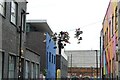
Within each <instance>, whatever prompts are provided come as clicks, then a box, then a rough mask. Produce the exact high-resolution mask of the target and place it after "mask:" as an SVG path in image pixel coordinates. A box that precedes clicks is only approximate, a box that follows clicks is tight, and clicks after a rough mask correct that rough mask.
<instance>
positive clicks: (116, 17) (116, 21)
mask: <svg viewBox="0 0 120 80" xmlns="http://www.w3.org/2000/svg"><path fill="white" fill-rule="evenodd" d="M117 29H118V15H117V7H116V9H115V30H117Z"/></svg>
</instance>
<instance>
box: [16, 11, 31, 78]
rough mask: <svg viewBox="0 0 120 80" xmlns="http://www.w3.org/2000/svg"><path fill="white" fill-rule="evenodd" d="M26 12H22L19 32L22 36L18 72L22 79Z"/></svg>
mask: <svg viewBox="0 0 120 80" xmlns="http://www.w3.org/2000/svg"><path fill="white" fill-rule="evenodd" d="M26 14H29V13H26V12H25V11H22V13H21V25H20V26H19V30H18V31H19V34H20V38H19V41H20V42H19V43H20V44H19V72H18V79H19V80H21V79H22V55H23V49H22V33H23V27H25V25H24V24H25V16H26Z"/></svg>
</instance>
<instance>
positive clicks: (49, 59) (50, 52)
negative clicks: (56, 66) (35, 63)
mask: <svg viewBox="0 0 120 80" xmlns="http://www.w3.org/2000/svg"><path fill="white" fill-rule="evenodd" d="M49 62H51V52H49Z"/></svg>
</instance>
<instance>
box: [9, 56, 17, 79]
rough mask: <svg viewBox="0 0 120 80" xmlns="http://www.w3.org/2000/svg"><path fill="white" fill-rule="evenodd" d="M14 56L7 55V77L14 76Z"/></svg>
mask: <svg viewBox="0 0 120 80" xmlns="http://www.w3.org/2000/svg"><path fill="white" fill-rule="evenodd" d="M15 62H16V61H15V56H12V55H10V56H9V78H15Z"/></svg>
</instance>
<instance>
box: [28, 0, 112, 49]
mask: <svg viewBox="0 0 120 80" xmlns="http://www.w3.org/2000/svg"><path fill="white" fill-rule="evenodd" d="M27 1H28V4H27V12H29V15H27V20H30V19H32V20H47V23H48V25H49V27H50V28H51V29H52V30H53V32H57V33H59V32H60V31H67V32H69V34H70V40H69V41H70V44H67V45H66V47H65V50H99V47H100V45H99V44H100V40H99V39H100V31H101V29H102V22H103V19H104V16H105V13H106V10H107V7H108V4H109V1H110V0H27ZM77 28H80V29H81V30H82V31H83V34H81V35H80V36H81V37H82V38H83V40H81V41H80V44H77V39H76V38H74V34H75V30H76V29H77Z"/></svg>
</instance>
